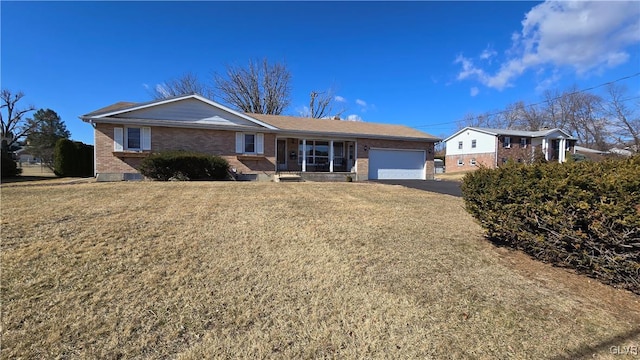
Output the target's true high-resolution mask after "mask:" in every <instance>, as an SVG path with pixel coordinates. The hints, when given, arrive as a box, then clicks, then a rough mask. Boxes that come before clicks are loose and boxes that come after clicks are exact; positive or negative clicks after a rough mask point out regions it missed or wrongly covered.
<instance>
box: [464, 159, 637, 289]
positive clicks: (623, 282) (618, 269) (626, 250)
mask: <svg viewBox="0 0 640 360" xmlns="http://www.w3.org/2000/svg"><path fill="white" fill-rule="evenodd" d="M462 192H463V195H464V201H465V205H466V209H467V211H468V212H469V213H471V214H472V215H473V216H474V217H475V218H476V219H477V220H478V221H479V222H480V224H481V225H482V227H483V228H485V229H486V231H487V236H488V238H489V239H491V240H492V241H494V242H496V243H499V244H502V245H507V246H509V247H512V248H515V249H519V250H522V251H524V252H526V253H528V254H529V255H531V256H533V257H534V258H536V259H539V260H542V261H545V262H550V263H553V264H555V265H559V266H565V267H570V268H573V269H576V270H577V271H578V272H580V273H584V274H587V275H589V276H591V277H595V278H597V279H599V280H601V281H603V282H605V283H609V284H613V285H616V286H619V287H622V288H626V289H628V290H631V291H633V292H635V293H637V294H640V155H638V156H635V157H632V158H628V159H624V160H606V161H602V162H574V163H565V164H558V163H548V164H533V165H528V166H523V165H519V164H507V165H506V166H504V167H501V168H499V169H495V170H492V169H486V168H481V169H479V170H477V171H475V172H473V173H470V174H468V175H466V176H465V178H464V180H463V184H462Z"/></svg>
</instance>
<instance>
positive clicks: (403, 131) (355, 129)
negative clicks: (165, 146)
mask: <svg viewBox="0 0 640 360" xmlns="http://www.w3.org/2000/svg"><path fill="white" fill-rule="evenodd" d="M184 99H197V100H199V101H201V102H203V103H206V104H208V105H210V106H213V107H216V108H218V109H221V110H223V111H226V112H228V113H230V114H235V115H237V116H240V117H242V118H244V119H246V120H249V121H250V122H253V123H255V124H257V125H260V126H263V127H265V128H266V129H265V130H267V131H269V130H270V131H272V132H277V133H290V134H300V135H324V136H350V137H367V138H380V139H401V140H414V141H427V142H436V141H440V140H441V139H440V138H437V137H435V136H433V135H430V134H427V133H425V132H422V131H419V130H416V129H413V128H410V127H408V126H403V125H390V124H380V123H368V122H357V121H343V120H333V119H331V120H330V119H312V118H304V117H295V116H282V115H264V114H252V113H242V112H238V111H235V110H233V109H230V108H227V107H225V106H223V105H221V104H218V103H216V102H214V101H211V100H209V99H206V98H204V97H202V96H200V95H197V94H186V95H181V96H176V97H172V98H167V99H160V100H153V101H149V102H144V103H134V102H125V101H121V102H118V103H115V104H112V105H109V106H107V107H104V108H101V109H98V110H95V111H93V112H90V113H88V114H86V115H82V116H80V119H82V120H83V121H88V122H94V121H96V122H111V121H118V122H123V121H125V122H126V121H130V120H127V119H123V118H112V116H114V115H118V114H122V113H126V112H129V111H134V110H139V109H144V108H149V107H153V106H157V105H162V104H167V103H171V102H176V101H179V100H184ZM176 120H180V119H176ZM137 121H141V120H140V119H138V120H137ZM145 121H147V122H149V123H150V122H154V123H158V124H159V123H160V121H162V123H163V124H160V126H163V125H164V126H187V125H189V126H196V125H197V127H207V126H213V125H207V124H205V123H203V122H190V123H189V124H187V123H185V122H182V123H180V122H178V121H168V120H157V121H156V120H149V119H147V120H145ZM196 123H197V124H196ZM158 124H156V125H158Z"/></svg>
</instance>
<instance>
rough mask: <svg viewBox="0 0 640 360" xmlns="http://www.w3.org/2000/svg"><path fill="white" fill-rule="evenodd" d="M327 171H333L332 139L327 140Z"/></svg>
mask: <svg viewBox="0 0 640 360" xmlns="http://www.w3.org/2000/svg"><path fill="white" fill-rule="evenodd" d="M329 172H333V140H329Z"/></svg>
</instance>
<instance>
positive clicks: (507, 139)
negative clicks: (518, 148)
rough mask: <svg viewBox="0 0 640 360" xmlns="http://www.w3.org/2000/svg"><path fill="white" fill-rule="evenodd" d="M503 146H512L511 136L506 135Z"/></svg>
mask: <svg viewBox="0 0 640 360" xmlns="http://www.w3.org/2000/svg"><path fill="white" fill-rule="evenodd" d="M502 147H504V148H510V147H511V138H510V137H508V136H505V137H504V140H502Z"/></svg>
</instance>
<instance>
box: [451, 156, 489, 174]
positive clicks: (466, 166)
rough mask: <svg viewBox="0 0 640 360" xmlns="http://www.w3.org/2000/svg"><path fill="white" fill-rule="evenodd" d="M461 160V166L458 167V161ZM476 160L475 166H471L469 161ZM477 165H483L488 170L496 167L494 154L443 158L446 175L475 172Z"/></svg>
mask: <svg viewBox="0 0 640 360" xmlns="http://www.w3.org/2000/svg"><path fill="white" fill-rule="evenodd" d="M460 159H461V160H462V165H458V160H460ZM472 159H475V160H476V165H471V160H472ZM479 165H484V166H486V167H488V168H490V169H493V168H495V167H496V153H495V152H490V153H482V154H466V155H448V156H446V158H445V166H446V169H445V172H446V173H447V174H450V173H456V172H461V171H471V170H476V169H477V168H478V166H479Z"/></svg>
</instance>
